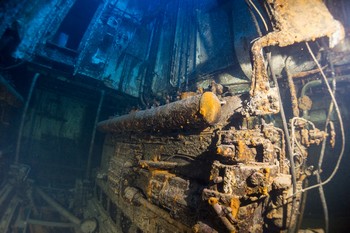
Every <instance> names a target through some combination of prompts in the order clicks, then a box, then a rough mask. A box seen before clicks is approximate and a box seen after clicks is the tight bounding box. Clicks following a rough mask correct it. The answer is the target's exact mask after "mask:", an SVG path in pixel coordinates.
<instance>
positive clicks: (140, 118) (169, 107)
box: [98, 92, 221, 133]
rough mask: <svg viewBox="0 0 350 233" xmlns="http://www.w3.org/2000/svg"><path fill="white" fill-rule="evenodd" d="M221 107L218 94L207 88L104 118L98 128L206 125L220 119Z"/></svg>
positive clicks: (124, 129) (156, 128)
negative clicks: (120, 114)
mask: <svg viewBox="0 0 350 233" xmlns="http://www.w3.org/2000/svg"><path fill="white" fill-rule="evenodd" d="M220 109H221V104H220V101H219V99H218V98H217V97H216V95H215V94H213V93H212V92H206V93H204V94H202V95H197V96H193V97H190V98H186V99H183V100H179V101H176V102H172V103H169V104H166V105H163V106H160V107H156V108H152V109H147V110H143V111H137V112H134V113H131V114H128V115H124V116H120V117H116V118H112V119H109V120H106V121H102V122H100V123H99V124H98V129H100V130H102V131H104V132H113V133H122V132H130V131H132V132H142V131H153V132H157V131H159V130H174V129H181V128H185V129H186V128H188V127H190V128H205V127H206V126H209V125H213V124H215V123H216V122H217V121H218V120H219V117H220Z"/></svg>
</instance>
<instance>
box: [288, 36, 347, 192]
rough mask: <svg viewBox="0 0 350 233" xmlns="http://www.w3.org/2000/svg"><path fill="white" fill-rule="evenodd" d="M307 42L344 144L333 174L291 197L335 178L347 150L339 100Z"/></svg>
mask: <svg viewBox="0 0 350 233" xmlns="http://www.w3.org/2000/svg"><path fill="white" fill-rule="evenodd" d="M305 44H306V47H307V49H308V51H309V53H310V55H311V57H312V59H313V60H314V62H315V63H316V65H317V67H318V69H319V70H320V73H321V76H322V78H323V80H324V83H325V84H326V86H327V89H328V93H329V95H330V96H331V98H332V102H333V104H334V108H335V111H336V113H337V117H338V119H339V127H340V132H341V140H342V144H341V150H340V153H339V157H338V160H337V163H336V165H335V167H334V169H333V171H332V173H331V175H330V176H329V177H328V178H327V179H326V180H325V181H323V182H321V183H318V184H315V185H312V186H309V187H307V188H304V189H301V190H300V191H298V192H294V193H293V194H292V195H291V196H289V198H291V197H293V196H295V195H297V194H298V193H300V192H306V191H309V190H311V189H314V188H318V187H320V186H323V185H325V184H327V183H329V182H330V181H331V180H332V179H333V177H334V176H335V174H336V173H337V171H338V169H339V165H340V163H341V160H342V158H343V155H344V151H345V131H344V123H343V118H342V116H341V114H340V110H339V106H338V102H337V100H336V99H335V96H334V94H333V92H332V89H331V87H330V86H329V83H328V80H327V77H326V75H325V74H324V72H323V70H322V68H321V65H320V64H319V62H318V61H317V59H316V57H315V55H314V53H313V52H312V50H311V48H310V46H309V44H308V43H307V42H305Z"/></svg>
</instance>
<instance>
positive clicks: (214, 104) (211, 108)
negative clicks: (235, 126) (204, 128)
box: [199, 92, 221, 125]
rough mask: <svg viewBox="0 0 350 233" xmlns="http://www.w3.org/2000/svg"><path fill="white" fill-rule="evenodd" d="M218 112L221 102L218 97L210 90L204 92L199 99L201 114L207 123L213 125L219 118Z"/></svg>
mask: <svg viewBox="0 0 350 233" xmlns="http://www.w3.org/2000/svg"><path fill="white" fill-rule="evenodd" d="M220 112H221V104H220V100H219V99H218V97H217V96H216V95H215V94H214V93H212V92H205V93H204V94H203V95H202V97H201V99H200V105H199V113H200V114H201V116H202V117H203V118H204V120H205V121H206V122H207V123H208V124H210V125H213V124H215V123H216V122H217V121H218V120H219V117H220Z"/></svg>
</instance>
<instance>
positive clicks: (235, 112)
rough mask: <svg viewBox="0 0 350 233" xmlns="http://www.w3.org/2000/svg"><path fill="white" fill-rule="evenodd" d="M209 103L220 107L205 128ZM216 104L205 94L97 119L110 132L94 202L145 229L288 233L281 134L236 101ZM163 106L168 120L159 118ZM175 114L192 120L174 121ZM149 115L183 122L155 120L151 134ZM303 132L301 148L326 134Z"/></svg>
mask: <svg viewBox="0 0 350 233" xmlns="http://www.w3.org/2000/svg"><path fill="white" fill-rule="evenodd" d="M204 99H205V100H204ZM188 103H192V105H191V106H193V108H188ZM213 103H215V105H216V106H219V108H218V111H217V113H215V114H214V113H213V116H215V117H214V118H217V120H216V124H213V125H212V126H211V125H210V124H209V123H208V122H205V121H203V118H204V117H203V115H202V114H203V111H204V110H203V109H206V108H209V109H212V107H211V106H212V105H213ZM221 103H223V104H222V106H220V101H219V99H218V98H217V97H216V96H215V95H214V94H213V93H211V92H206V93H204V94H203V95H198V96H194V97H190V98H188V99H184V100H180V101H177V102H174V103H172V104H169V105H168V106H167V105H165V106H162V107H158V108H154V109H149V110H145V111H139V112H136V113H131V114H129V115H125V116H121V117H117V118H114V119H110V120H107V121H103V122H100V123H99V126H98V127H99V128H100V129H101V130H103V131H105V132H108V131H110V132H113V133H112V134H110V135H109V136H108V138H107V141H106V144H105V153H104V156H105V157H104V159H105V161H104V162H102V163H103V164H105V167H102V169H101V170H100V172H99V173H98V176H97V177H98V178H97V187H98V188H97V194H98V197H99V199H100V201H101V202H107V199H108V200H109V201H110V202H111V203H113V204H109V206H114V207H113V208H116V209H118V210H119V211H120V212H123V213H124V214H125V215H126V216H127V217H128V218H130V219H132V220H131V221H130V225H136V226H137V227H138V228H140V229H141V230H143V231H145V232H169V230H171V231H172V232H192V231H194V232H225V231H227V230H228V231H230V232H263V231H264V230H266V229H273V230H285V229H287V228H288V227H289V226H290V225H291V224H292V222H293V221H295V220H294V218H293V219H292V220H288V219H289V218H290V217H292V216H290V213H291V212H290V209H289V208H291V205H290V201H289V200H290V199H289V197H290V196H291V195H292V194H293V190H292V181H291V176H290V174H289V167H288V166H289V165H288V161H287V159H286V157H285V141H284V133H283V131H282V130H281V129H279V128H276V127H274V126H273V125H272V124H268V123H265V122H264V121H262V122H259V121H258V119H255V118H251V119H250V118H249V119H248V118H243V117H242V115H241V112H242V109H243V106H242V99H241V98H240V97H237V96H231V97H225V98H222V99H221ZM175 106H176V107H175ZM163 109H167V110H166V113H167V114H170V115H172V116H173V117H170V118H167V119H164V118H162V116H163V115H162V113H163ZM186 109H187V110H186ZM179 111H180V112H182V113H183V114H184V115H186V116H187V115H188V116H189V115H191V119H186V118H181V117H180V116H179V115H178V114H176V113H178V112H179ZM219 113H220V114H219ZM135 114H138V116H144V117H136V116H135ZM155 116H158V117H159V120H160V122H163V121H167V120H168V121H169V125H170V126H175V125H172V123H171V122H174V118H177V117H180V118H181V119H182V120H179V121H178V122H177V123H178V125H177V128H178V129H177V130H176V129H175V128H174V127H170V128H167V127H166V124H165V122H163V123H164V126H165V127H160V125H157V124H156V123H154V129H155V130H153V129H152V128H150V127H148V126H147V122H149V121H150V119H153V118H154V117H155ZM135 119H137V120H135ZM183 120H184V121H183ZM255 120H256V123H254V121H255ZM129 121H131V122H134V124H133V125H130V124H129V123H128V122H129ZM192 121H195V122H192ZM189 122H192V123H191V124H189ZM198 122H202V123H201V124H198ZM123 125H128V127H123ZM135 126H137V127H135ZM185 126H186V127H185ZM191 126H193V127H191ZM116 129H119V131H117V130H116ZM302 130H304V131H303V132H304V133H303V135H304V137H306V138H307V139H305V140H301V136H300V137H299V138H300V141H301V146H302V147H303V146H305V147H306V146H307V145H309V144H310V143H319V142H321V141H322V140H323V138H324V136H325V135H324V134H323V133H322V132H320V131H317V129H316V130H313V129H310V130H309V128H308V127H307V125H305V124H301V126H300V127H298V130H296V132H300V131H302ZM315 131H317V133H315ZM107 161H108V162H107ZM107 164H108V165H107ZM303 172H304V171H301V170H300V171H299V172H298V174H300V176H302V175H303V174H304V173H303ZM298 180H300V179H298ZM300 182H301V181H300ZM298 200H299V198H298ZM129 204H131V205H132V207H130V205H129ZM105 207H106V208H107V205H105ZM117 212H118V211H117ZM153 218H156V219H157V220H156V221H154V220H152V219H153ZM286 220H288V221H286ZM116 221H117V220H116ZM161 229H163V230H161Z"/></svg>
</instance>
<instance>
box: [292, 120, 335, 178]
mask: <svg viewBox="0 0 350 233" xmlns="http://www.w3.org/2000/svg"><path fill="white" fill-rule="evenodd" d="M290 136H291V144H292V150H293V157H294V161H295V168H296V174H297V176H298V179H299V180H303V179H304V178H305V176H309V175H310V174H308V173H310V172H312V171H308V170H305V171H303V170H302V169H301V168H302V165H303V164H304V163H305V161H306V159H307V155H308V152H307V148H308V147H309V146H310V145H311V144H316V145H319V144H320V143H321V142H322V141H323V140H325V139H326V137H327V136H328V134H327V133H326V132H324V131H321V130H319V129H317V128H316V127H315V125H314V124H313V123H312V122H310V121H308V120H306V119H304V118H299V117H294V118H293V119H292V120H291V135H290Z"/></svg>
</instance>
